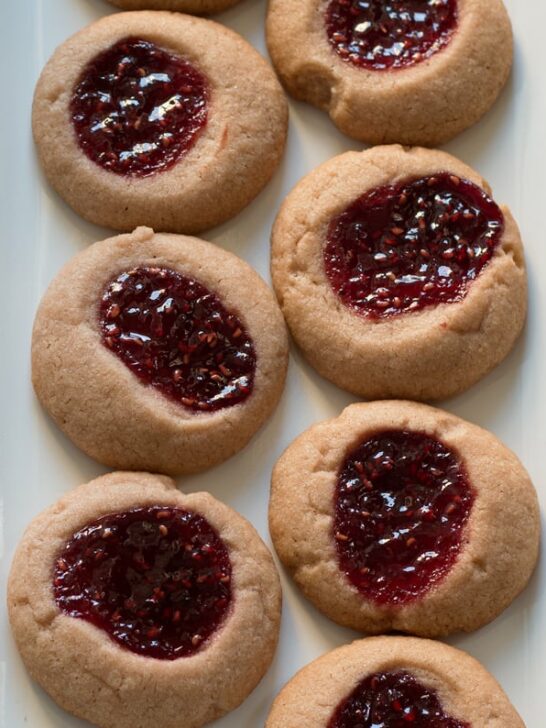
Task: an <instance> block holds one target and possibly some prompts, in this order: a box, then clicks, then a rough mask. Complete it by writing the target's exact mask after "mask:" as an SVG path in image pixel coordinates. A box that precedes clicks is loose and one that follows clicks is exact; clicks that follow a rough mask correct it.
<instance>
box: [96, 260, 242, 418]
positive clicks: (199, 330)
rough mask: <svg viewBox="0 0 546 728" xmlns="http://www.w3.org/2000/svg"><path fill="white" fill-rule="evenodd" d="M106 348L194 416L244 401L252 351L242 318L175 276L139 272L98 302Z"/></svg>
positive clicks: (122, 277)
mask: <svg viewBox="0 0 546 728" xmlns="http://www.w3.org/2000/svg"><path fill="white" fill-rule="evenodd" d="M99 319H100V321H99V326H100V332H101V335H102V340H103V343H104V345H105V346H107V347H108V348H109V349H110V350H111V351H113V352H114V353H115V354H116V355H117V356H118V357H119V358H120V359H121V361H122V362H123V363H124V364H125V365H126V366H127V367H129V369H130V370H131V371H132V372H134V374H136V375H137V376H138V377H139V378H140V379H141V380H142V381H143V382H144V383H146V384H148V385H151V386H153V387H154V388H156V389H157V390H159V391H160V392H161V393H162V394H164V395H166V396H167V397H169V398H170V399H172V400H174V401H176V402H178V403H179V404H181V405H183V406H185V407H187V408H189V409H192V410H196V411H213V410H218V409H221V408H224V407H230V406H233V405H235V404H238V403H240V402H242V401H243V400H245V399H246V398H247V397H248V396H249V395H250V393H251V392H252V388H253V384H254V374H255V369H256V355H255V352H254V345H253V342H252V339H251V338H250V336H249V334H248V333H247V332H246V330H245V328H244V326H243V324H242V323H241V321H240V320H239V319H238V317H237V316H236V315H235V314H233V313H231V312H230V311H228V310H227V309H226V308H225V307H224V306H223V305H222V303H221V302H220V300H219V299H218V298H217V297H216V296H215V295H214V293H212V292H211V291H209V290H208V289H207V288H205V286H203V285H202V284H201V283H198V282H197V281H195V280H193V279H192V278H188V277H186V276H183V275H181V274H180V273H178V272H176V271H174V270H168V269H164V268H134V269H133V270H129V271H124V272H122V273H120V274H119V275H117V276H116V277H115V278H114V279H113V280H111V281H110V283H109V284H108V286H107V287H106V290H105V291H104V293H103V296H102V300H101V302H100V311H99Z"/></svg>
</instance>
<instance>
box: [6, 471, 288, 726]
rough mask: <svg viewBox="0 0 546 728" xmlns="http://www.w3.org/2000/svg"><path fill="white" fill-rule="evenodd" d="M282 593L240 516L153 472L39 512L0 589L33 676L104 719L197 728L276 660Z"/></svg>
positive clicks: (98, 484)
mask: <svg viewBox="0 0 546 728" xmlns="http://www.w3.org/2000/svg"><path fill="white" fill-rule="evenodd" d="M280 603H281V592H280V584H279V579H278V575H277V573H276V570H275V566H274V564H273V559H272V558H271V554H270V553H269V551H268V549H267V548H266V546H265V545H264V543H263V542H262V541H261V539H260V537H259V536H258V534H257V533H256V531H255V530H254V528H253V527H252V526H251V525H250V524H249V523H248V522H247V521H246V520H245V519H244V518H243V517H242V516H240V515H239V514H238V513H236V512H235V511H233V510H232V509H231V508H228V507H227V506H226V505H224V504H223V503H220V502H219V501H217V500H216V499H215V498H213V497H212V496H210V495H209V494H208V493H193V494H191V495H185V494H182V493H180V492H179V491H177V490H176V488H175V486H174V483H173V481H171V480H170V478H166V477H162V476H157V475H150V474H148V473H123V472H118V473H110V474H108V475H104V476H102V477H100V478H97V479H96V480H93V481H92V482H90V483H88V484H86V485H82V486H80V487H78V488H76V489H75V490H73V491H72V492H70V493H69V494H68V495H66V496H65V497H63V498H62V499H61V500H60V501H58V502H57V503H56V504H55V505H53V506H51V507H50V508H48V509H47V510H46V511H44V512H43V513H42V514H41V515H39V516H38V517H37V518H35V519H34V521H33V522H32V523H31V524H30V526H29V527H28V529H27V530H26V532H25V534H24V536H23V539H22V541H21V543H20V545H19V547H18V549H17V552H16V554H15V557H14V560H13V564H12V568H11V573H10V578H9V586H8V607H9V615H10V621H11V626H12V630H13V634H14V636H15V640H16V643H17V646H18V648H19V651H20V653H21V656H22V658H23V661H24V663H25V665H26V667H27V669H28V671H29V673H30V675H31V676H32V677H33V678H34V679H35V680H36V681H37V682H38V683H39V684H40V685H41V686H42V687H43V688H44V689H45V690H46V691H47V692H48V693H49V694H50V696H51V697H52V698H53V699H54V700H55V701H56V702H57V703H58V704H59V705H60V706H61V707H63V708H64V709H65V710H67V711H68V712H70V713H73V714H74V715H76V716H78V717H80V718H83V719H85V720H88V721H90V722H91V723H92V724H93V725H96V726H99V727H100V728H137V726H138V728H155V727H156V726H158V725H160V726H163V727H164V728H199V727H200V726H203V725H204V724H206V723H208V722H209V721H211V720H214V719H216V718H218V717H220V716H221V715H223V714H225V713H227V712H229V711H231V710H234V709H235V708H236V707H237V706H238V705H239V704H240V703H242V702H243V700H245V698H246V697H247V696H248V695H249V694H250V692H251V691H252V690H253V689H254V687H255V686H256V685H257V683H258V682H259V681H260V679H261V678H262V676H263V675H264V673H265V672H266V670H267V669H268V667H269V664H270V663H271V660H272V659H273V655H274V652H275V649H276V644H277V638H278V632H279V620H280Z"/></svg>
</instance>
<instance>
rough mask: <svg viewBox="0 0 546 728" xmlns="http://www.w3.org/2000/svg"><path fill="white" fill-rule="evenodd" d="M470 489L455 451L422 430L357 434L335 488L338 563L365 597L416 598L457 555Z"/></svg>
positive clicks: (403, 600) (392, 600)
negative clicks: (367, 435) (359, 439)
mask: <svg viewBox="0 0 546 728" xmlns="http://www.w3.org/2000/svg"><path fill="white" fill-rule="evenodd" d="M473 502H474V492H473V490H472V488H471V486H470V484H469V482H468V478H467V475H466V472H465V470H464V468H463V466H462V464H461V462H460V461H459V458H458V457H457V455H456V454H455V453H454V452H452V451H451V450H450V449H448V448H447V447H446V446H445V445H444V444H443V443H442V442H440V441H439V440H436V439H434V438H432V437H429V436H428V435H425V434H423V433H420V432H409V431H404V430H393V431H387V432H382V433H379V434H377V435H376V436H374V437H371V438H369V439H367V440H365V441H364V442H362V443H361V444H360V445H359V446H358V447H357V448H356V449H355V450H354V451H353V452H351V453H350V454H349V455H348V456H347V457H346V459H345V461H344V462H343V464H342V466H341V469H340V471H339V475H338V481H337V487H336V492H335V521H334V534H333V535H334V539H335V543H336V547H337V553H338V559H339V565H340V568H341V569H342V571H343V572H344V573H345V574H346V575H347V577H348V579H349V580H350V581H351V583H352V584H353V585H354V586H355V587H356V588H357V589H358V590H359V591H360V593H361V594H362V595H363V596H364V597H366V598H367V599H371V600H373V601H375V602H376V603H379V604H389V605H397V604H403V603H406V602H409V601H411V600H413V599H416V598H417V597H419V596H420V595H422V594H424V593H425V592H426V591H428V590H429V589H430V588H431V587H432V586H433V585H434V584H436V583H438V582H439V581H440V580H441V579H442V578H443V577H444V576H445V575H446V574H447V572H448V571H449V569H450V568H451V567H452V566H453V564H454V563H455V561H456V559H457V556H458V553H459V550H460V548H461V542H462V539H463V530H464V526H465V524H466V522H467V520H468V517H469V514H470V511H471V508H472V504H473Z"/></svg>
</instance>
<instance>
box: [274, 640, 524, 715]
mask: <svg viewBox="0 0 546 728" xmlns="http://www.w3.org/2000/svg"><path fill="white" fill-rule="evenodd" d="M407 725H415V726H418V727H419V728H440V727H441V728H470V727H471V726H472V728H486V727H487V728H525V726H524V724H523V721H522V720H521V718H520V716H519V715H518V714H517V712H516V710H515V709H514V707H513V706H512V705H511V703H510V701H509V700H508V698H507V696H506V695H505V693H504V692H503V690H502V688H501V687H500V685H499V684H498V683H497V681H496V680H495V679H494V678H493V676H492V675H491V674H490V673H489V672H487V670H486V669H485V668H484V667H483V666H482V665H481V664H480V663H479V662H478V661H477V660H475V659H474V658H473V657H471V656H470V655H468V654H466V653H465V652H462V651H461V650H457V649H455V648H454V647H449V646H448V645H444V644H442V643H440V642H431V641H430V640H421V639H414V638H410V637H371V638H369V639H365V640H358V641H357V642H353V643H352V644H351V645H346V646H344V647H339V648H338V649H336V650H333V651H332V652H329V653H328V654H326V655H323V656H322V657H320V658H319V659H318V660H315V661H314V662H312V663H311V664H310V665H307V666H306V667H304V668H303V669H302V670H300V672H298V674H297V675H296V676H295V677H293V678H292V680H290V682H289V683H288V684H287V685H285V687H284V688H283V689H282V690H281V692H280V694H279V695H278V697H277V699H276V700H275V702H274V704H273V708H272V710H271V713H270V714H269V718H268V719H267V722H266V728H302V726H313V728H355V727H356V726H358V728H373V726H389V728H402V726H404V728H405V726H407Z"/></svg>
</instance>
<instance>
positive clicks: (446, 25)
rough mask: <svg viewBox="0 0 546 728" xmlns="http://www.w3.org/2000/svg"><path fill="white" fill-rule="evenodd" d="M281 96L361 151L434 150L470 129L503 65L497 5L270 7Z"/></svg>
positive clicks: (506, 26) (338, 2) (280, 0)
mask: <svg viewBox="0 0 546 728" xmlns="http://www.w3.org/2000/svg"><path fill="white" fill-rule="evenodd" d="M267 42H268V46H269V52H270V54H271V57H272V59H273V63H274V65H275V67H276V69H277V72H278V73H279V76H280V77H281V79H282V81H283V83H284V85H285V86H286V88H287V89H288V91H289V92H290V93H291V94H292V95H293V96H295V97H296V98H297V99H302V100H303V101H308V102H309V103H311V104H313V105H314V106H318V107H319V108H321V109H324V110H325V111H327V112H328V113H329V114H330V117H331V119H332V121H333V122H334V124H336V126H337V127H338V128H339V129H340V130H341V131H342V132H344V133H345V134H348V135H349V136H351V137H353V138H355V139H359V140H360V141H364V142H367V143H369V144H389V143H393V142H400V143H401V144H422V145H425V146H435V145H438V144H442V143H444V142H446V141H447V140H448V139H451V138H452V137H454V136H455V135H456V134H459V133H460V132H461V131H463V130H464V129H466V128H467V127H469V126H471V125H472V124H474V123H476V122H477V121H478V120H479V119H480V118H481V117H482V116H483V114H485V112H486V111H488V110H489V108H490V107H491V106H492V104H493V103H494V101H495V99H496V98H497V96H498V95H499V93H500V91H501V89H502V87H503V86H504V84H505V83H506V80H507V78H508V75H509V73H510V68H511V66H512V56H513V49H512V45H513V43H512V30H511V26H510V20H509V18H508V15H507V13H506V9H505V7H504V5H503V3H502V0H434V2H432V1H431V2H415V0H396V1H395V2H391V3H385V2H384V1H383V0H370V2H366V3H362V2H359V0H299V1H298V2H297V3H294V1H293V0H269V12H268V17H267Z"/></svg>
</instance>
